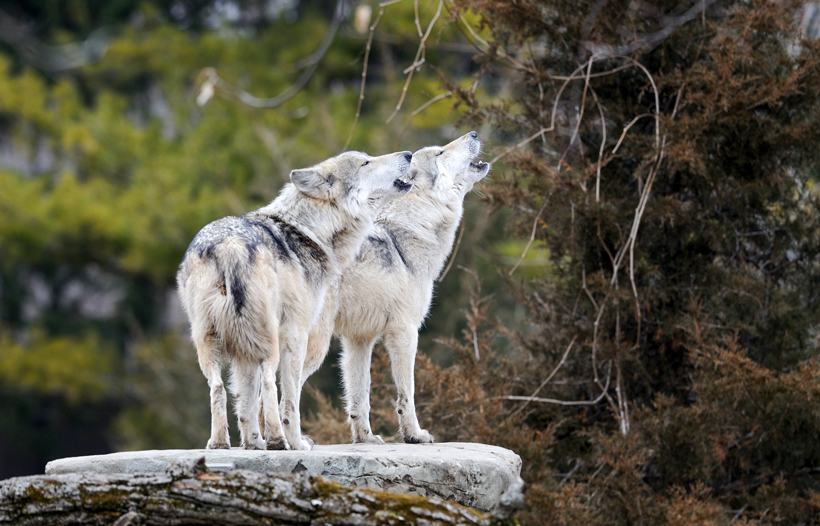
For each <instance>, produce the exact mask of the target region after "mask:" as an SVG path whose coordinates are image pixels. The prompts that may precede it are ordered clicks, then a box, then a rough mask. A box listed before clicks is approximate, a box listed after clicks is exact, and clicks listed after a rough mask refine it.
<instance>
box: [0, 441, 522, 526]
mask: <svg viewBox="0 0 820 526" xmlns="http://www.w3.org/2000/svg"><path fill="white" fill-rule="evenodd" d="M6 524H8V525H14V526H35V525H37V526H42V525H48V526H68V525H72V526H73V525H77V524H83V525H92V526H93V525H100V526H103V525H111V524H113V525H115V526H126V525H131V526H138V525H144V524H169V525H170V524H176V525H180V526H181V525H202V524H221V525H225V526H234V525H235V526H239V525H243V526H244V525H254V526H256V525H260V524H269V525H276V524H291V525H294V526H296V525H305V526H315V525H319V524H321V525H327V526H333V525H339V526H341V525H345V526H352V525H372V526H381V525H384V526H388V525H390V526H395V525H397V524H419V525H421V524H424V525H427V526H455V525H464V526H512V525H514V524H516V521H515V519H513V518H512V517H510V516H509V514H508V513H506V512H503V511H502V512H494V513H486V512H482V511H479V510H477V509H475V508H468V507H465V506H462V505H460V504H457V503H454V502H449V501H446V500H444V499H440V498H438V497H422V496H419V495H405V494H393V493H388V492H384V491H379V490H374V489H367V488H351V487H348V486H343V485H341V484H337V483H335V482H331V481H329V480H325V479H323V478H322V477H313V476H309V475H307V474H306V473H305V472H300V473H296V474H294V473H259V472H256V471H247V470H241V469H231V470H221V471H212V470H209V469H208V467H207V466H206V465H205V459H204V457H200V458H199V460H198V461H197V462H196V463H195V464H192V465H184V464H181V463H176V464H172V465H171V466H170V467H169V469H168V470H167V471H162V472H157V473H136V474H129V473H109V474H102V473H65V474H58V475H35V476H30V477H18V478H11V479H6V480H2V481H0V525H2V526H5V525H6Z"/></svg>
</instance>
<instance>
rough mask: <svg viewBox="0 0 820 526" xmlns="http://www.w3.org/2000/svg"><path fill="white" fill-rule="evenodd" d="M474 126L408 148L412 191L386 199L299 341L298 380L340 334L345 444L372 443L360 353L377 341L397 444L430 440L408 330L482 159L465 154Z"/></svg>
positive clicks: (423, 308) (366, 357)
mask: <svg viewBox="0 0 820 526" xmlns="http://www.w3.org/2000/svg"><path fill="white" fill-rule="evenodd" d="M480 149H481V142H480V141H479V140H478V134H477V133H476V132H470V133H468V134H466V135H464V136H463V137H460V138H458V139H456V140H455V141H453V142H451V143H450V144H448V145H446V146H443V147H441V146H430V147H427V148H423V149H421V150H419V151H417V152H415V153H414V154H413V158H412V162H411V165H410V178H411V180H412V181H413V190H412V191H411V192H409V193H407V194H406V195H404V196H402V197H401V198H399V199H396V200H393V201H391V202H389V203H386V204H385V206H384V207H383V208H382V211H381V212H380V213H379V216H378V218H377V220H376V222H375V224H374V229H373V231H372V232H371V233H370V235H368V237H367V239H366V241H365V243H364V244H363V245H362V248H361V250H360V252H359V254H358V255H357V257H356V262H355V263H354V264H353V265H352V266H351V267H350V268H349V269H348V270H347V271H346V272H345V274H344V276H343V277H342V281H341V284H340V287H339V288H338V293H337V294H335V295H334V294H333V293H332V291H331V293H330V294H329V296H328V298H327V301H326V302H325V309H324V311H323V313H322V316H321V319H320V321H319V322H318V323H317V325H316V326H315V327H314V330H313V332H312V334H311V337H310V341H309V344H308V354H307V357H306V362H305V367H304V375H303V377H302V382H304V381H305V380H306V379H307V377H308V376H310V375H311V374H312V373H313V372H314V371H316V369H317V368H318V367H319V365H321V363H322V361H323V360H324V357H325V355H326V354H327V349H328V346H329V343H330V338H331V335H334V334H335V335H336V336H338V337H339V338H341V341H342V347H343V354H342V376H343V381H344V392H345V400H346V409H347V414H348V416H349V418H350V426H351V431H352V434H353V442H371V443H381V442H382V439H381V438H380V437H379V436H377V435H374V434H373V432H372V431H371V429H370V356H371V352H372V350H373V345H374V344H375V343H376V342H377V341H378V340H379V339H381V340H383V343H384V346H385V347H386V348H387V352H388V354H389V356H390V362H391V368H392V372H393V380H394V382H395V383H396V389H397V392H398V400H397V403H396V413H397V415H398V421H399V433H400V435H401V437H402V439H403V440H404V441H405V442H409V443H417V442H432V441H433V437H432V436H431V435H430V433H428V432H427V431H425V430H424V429H422V428H421V427H420V426H419V423H418V419H417V418H416V408H415V404H414V401H413V395H414V380H413V366H414V362H415V357H416V346H417V344H418V329H419V327H421V324H422V323H423V321H424V318H425V317H426V316H427V312H428V310H429V308H430V302H431V300H432V296H433V284H434V282H435V280H436V278H437V277H438V275H439V273H440V272H441V269H442V267H443V265H444V262H445V260H446V259H447V256H448V255H449V254H450V251H451V249H452V246H453V238H454V237H455V232H456V228H457V227H458V224H459V222H460V221H461V215H462V212H463V202H464V197H465V195H466V194H467V193H468V192H469V191H470V190H471V189H472V188H473V185H474V184H475V183H476V182H477V181H479V180H481V179H483V178H484V176H486V175H487V173H488V172H489V170H490V165H489V164H488V163H485V162H482V161H475V159H476V158H477V156H478V154H479V151H480Z"/></svg>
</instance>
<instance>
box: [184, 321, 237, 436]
mask: <svg viewBox="0 0 820 526" xmlns="http://www.w3.org/2000/svg"><path fill="white" fill-rule="evenodd" d="M193 336H194V338H193V339H194V345H195V346H196V355H197V361H198V362H199V368H200V369H201V370H202V374H203V375H205V379H206V380H208V388H209V391H210V401H211V436H210V438H209V439H208V443H207V444H206V445H205V447H206V448H207V449H230V448H231V439H230V435H229V433H228V397H227V393H226V392H225V384H224V383H223V381H222V364H221V363H220V361H219V357H218V355H219V349H218V348H217V344H216V338H215V337H214V336H213V335H212V334H209V333H208V332H207V331H205V330H196V331H194V334H193Z"/></svg>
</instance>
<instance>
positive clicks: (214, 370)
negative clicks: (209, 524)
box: [177, 152, 411, 449]
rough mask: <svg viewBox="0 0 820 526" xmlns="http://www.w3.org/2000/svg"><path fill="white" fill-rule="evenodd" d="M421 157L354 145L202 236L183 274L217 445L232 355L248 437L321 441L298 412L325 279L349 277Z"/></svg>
mask: <svg viewBox="0 0 820 526" xmlns="http://www.w3.org/2000/svg"><path fill="white" fill-rule="evenodd" d="M410 158H411V154H410V152H398V153H393V154H388V155H383V156H381V157H371V156H369V155H367V154H364V153H360V152H345V153H342V154H340V155H338V156H336V157H333V158H331V159H327V160H325V161H323V162H321V163H319V164H317V165H316V166H313V167H311V168H307V169H303V170H294V171H292V172H291V173H290V181H291V182H290V183H289V184H286V185H285V186H284V188H283V189H282V191H281V192H280V193H279V195H278V196H277V198H276V199H275V200H274V201H273V202H272V203H270V204H269V205H267V206H265V207H263V208H260V209H259V210H256V211H253V212H250V213H248V214H245V215H244V216H241V217H226V218H223V219H219V220H217V221H214V222H213V223H210V224H208V225H207V226H205V227H204V228H203V229H202V230H200V231H199V233H198V234H197V235H196V236H195V237H194V239H193V241H192V242H191V244H190V246H189V247H188V250H187V252H186V254H185V257H184V260H183V262H182V264H181V266H180V269H179V272H178V274H177V285H178V290H179V295H180V298H181V299H182V305H183V307H184V308H185V312H186V313H187V315H188V318H189V320H190V322H191V337H192V339H193V341H194V345H195V346H196V351H197V357H198V359H199V366H200V368H201V369H202V373H203V374H204V375H205V378H206V379H207V380H208V385H209V387H210V401H211V435H210V439H209V440H208V443H207V446H206V447H208V448H229V447H230V438H229V436H228V420H227V414H226V413H227V410H226V404H227V400H226V398H227V397H226V393H225V387H224V384H223V380H222V374H221V369H222V367H223V365H225V364H229V365H230V368H231V382H230V387H231V392H232V393H233V395H234V397H235V409H236V415H237V418H238V421H239V431H240V445H241V446H242V447H244V448H246V449H264V448H268V449H285V448H287V447H290V448H292V449H310V443H309V442H308V441H307V440H305V439H304V438H303V437H302V434H301V427H300V415H299V399H300V392H301V375H302V365H303V363H304V360H305V352H306V347H307V336H308V333H309V332H310V330H311V328H312V326H313V325H314V323H315V322H316V321H317V319H318V318H319V316H320V314H321V312H322V308H323V305H324V300H325V293H326V291H327V290H328V288H331V289H333V290H335V289H337V288H338V280H339V276H340V275H341V272H342V271H343V270H344V269H345V268H346V267H347V266H348V265H350V264H351V263H352V262H353V260H354V258H355V256H356V254H357V253H358V251H359V248H360V246H361V244H362V242H363V241H364V240H365V237H366V236H367V234H368V233H369V232H370V230H371V228H372V224H373V219H374V217H375V214H376V211H377V209H378V207H379V206H381V203H383V202H384V201H385V200H387V201H389V199H390V198H392V197H394V196H397V195H399V194H401V193H404V192H406V191H407V190H408V189H409V188H410V186H411V184H410V183H409V182H407V180H406V175H407V170H408V167H409V165H410ZM280 352H281V361H280ZM277 369H279V371H280V383H281V385H280V387H281V390H282V399H281V420H280V414H279V410H280V407H279V406H280V404H279V403H278V401H277V389H276V372H277ZM260 403H261V408H260ZM260 409H261V411H260ZM260 420H261V421H262V424H261V426H262V428H263V429H262V431H263V432H262V433H260Z"/></svg>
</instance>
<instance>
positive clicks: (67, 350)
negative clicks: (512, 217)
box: [0, 0, 501, 477]
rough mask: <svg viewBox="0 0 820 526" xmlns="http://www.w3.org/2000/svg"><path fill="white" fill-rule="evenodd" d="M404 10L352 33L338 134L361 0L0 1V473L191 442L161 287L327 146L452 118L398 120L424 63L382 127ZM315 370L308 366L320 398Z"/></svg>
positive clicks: (452, 322)
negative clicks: (215, 224) (218, 223)
mask: <svg viewBox="0 0 820 526" xmlns="http://www.w3.org/2000/svg"><path fill="white" fill-rule="evenodd" d="M354 4H355V5H354ZM405 4H406V5H396V6H391V7H390V16H389V17H386V18H385V19H384V20H383V21H382V22H381V23H380V24H379V28H378V32H377V33H376V34H375V35H374V36H373V38H372V43H371V50H370V57H369V68H368V78H367V85H366V97H365V99H364V100H363V101H362V106H361V111H360V117H359V119H358V124H356V125H355V127H354V126H353V123H354V120H355V118H354V116H355V114H356V109H357V101H358V99H359V91H360V81H361V73H362V67H363V54H364V51H365V47H366V43H367V40H368V35H369V27H370V25H372V24H373V22H374V19H375V17H376V16H377V12H378V10H379V5H378V4H377V3H375V4H372V5H371V4H367V3H349V2H334V1H325V2H322V1H298V0H259V1H250V2H233V1H224V0H215V1H213V2H210V1H197V2H175V1H144V0H135V1H119V0H118V1H113V2H111V1H93V0H87V1H86V0H78V1H73V0H72V1H32V2H17V1H15V2H3V3H2V4H0V267H1V268H0V407H1V408H2V410H0V477H8V476H12V475H20V474H27V473H38V472H42V469H43V465H44V463H45V462H46V461H48V460H49V459H52V458H55V457H59V456H65V455H78V454H85V453H102V452H106V451H113V450H117V449H131V448H147V447H151V448H166V447H178V448H185V447H200V446H202V445H203V444H204V441H205V440H206V439H207V429H206V427H207V422H208V401H207V398H208V397H207V385H206V383H205V381H204V378H202V377H201V373H200V372H199V370H198V368H197V365H196V359H195V353H194V350H193V347H192V345H191V344H190V341H189V339H188V336H187V327H186V325H187V320H186V319H185V318H184V314H183V313H182V311H181V308H180V305H179V302H178V300H177V297H176V293H175V284H174V277H175V273H176V268H177V265H178V264H179V262H180V261H181V257H182V254H183V252H184V251H185V248H186V246H187V243H188V242H189V241H190V239H191V238H192V237H193V235H194V234H195V233H196V231H197V230H198V229H199V228H200V227H202V226H203V225H204V224H206V223H208V222H209V221H211V220H213V219H215V218H218V217H222V216H225V215H230V214H240V213H243V212H245V211H248V210H252V209H253V208H256V207H258V206H261V205H263V204H266V203H267V202H269V201H270V200H271V199H272V198H273V197H274V196H275V195H276V193H277V191H278V190H279V188H280V187H281V185H282V184H283V183H284V181H285V180H286V178H287V174H288V172H289V171H290V170H291V169H293V168H298V167H304V166H309V165H311V164H313V163H315V162H318V161H319V160H321V159H324V158H326V157H328V156H330V155H334V154H335V153H338V152H339V151H341V150H343V149H346V148H349V149H359V150H364V151H368V152H371V153H374V154H378V153H386V152H389V151H395V150H401V149H410V150H414V149H416V148H418V147H421V146H424V145H427V144H436V143H443V142H448V141H449V140H451V139H453V138H455V137H457V136H458V135H461V134H463V133H465V132H466V131H468V129H467V128H464V126H463V125H462V123H460V122H459V113H458V112H457V111H454V109H453V106H454V105H453V103H452V102H450V101H447V100H442V101H440V102H438V103H435V102H434V103H433V104H432V105H430V106H429V107H428V108H426V109H424V111H422V112H419V113H417V114H413V112H414V110H417V109H418V108H419V106H421V105H422V104H424V103H426V102H427V101H429V100H430V99H431V98H433V97H435V96H436V95H438V94H440V93H443V92H444V91H445V90H444V88H442V85H441V82H440V80H439V79H438V78H437V74H436V71H435V70H434V69H432V68H428V69H426V70H424V71H422V72H419V73H418V74H417V75H416V77H415V79H414V81H413V83H412V85H411V86H410V88H409V90H408V92H407V96H406V100H405V102H404V104H403V110H404V111H401V112H400V113H399V114H397V115H396V116H395V117H394V118H393V119H392V120H391V121H390V123H385V120H386V119H387V118H388V117H389V116H390V114H391V112H392V111H393V109H394V108H395V106H396V103H397V100H398V97H399V95H400V93H401V88H402V84H403V81H404V75H403V74H402V71H401V70H402V69H404V67H406V65H407V64H409V63H412V62H413V60H414V59H413V57H414V55H415V53H416V49H417V46H418V36H417V34H416V26H415V22H414V20H415V15H414V5H413V2H406V3H405ZM435 7H436V6H435V4H433V3H427V4H423V5H421V6H420V9H421V13H420V16H422V17H424V18H425V20H429V19H430V17H432V15H433V14H434V13H435ZM431 39H432V40H431V44H430V46H429V47H428V50H427V58H428V60H430V61H435V63H436V64H437V67H438V68H446V69H447V70H448V74H450V75H452V78H454V79H456V80H458V79H460V78H462V77H465V78H466V77H467V76H468V75H469V74H470V72H471V71H473V70H475V69H476V68H477V66H476V65H475V64H474V63H473V62H472V60H471V57H472V54H473V52H474V51H473V49H472V47H471V46H469V44H467V42H466V41H465V39H464V38H463V37H462V36H461V33H460V32H459V31H458V30H457V29H456V28H454V27H445V25H443V24H442V25H441V26H439V27H437V28H436V32H435V34H434V35H433V36H432V37H431ZM206 68H207V69H206ZM214 75H218V78H219V79H220V80H219V82H220V84H218V85H213V84H212V82H213V79H214ZM239 92H242V93H244V94H246V95H249V94H253V95H256V96H257V97H259V98H261V99H275V98H276V97H277V96H281V95H282V94H284V97H280V99H281V102H276V101H275V100H274V101H270V100H267V101H257V100H255V99H254V101H253V103H252V104H247V103H245V102H243V101H242V100H240V99H239V98H237V97H236V96H234V94H237V93H239ZM210 95H212V97H211V96H210ZM266 106H267V107H266ZM476 210H477V207H476V206H474V204H473V203H471V205H470V212H469V214H470V216H471V217H472V218H473V220H471V222H470V223H471V224H470V229H469V231H468V232H467V234H465V238H466V239H471V240H476V239H482V240H486V241H487V242H485V243H481V244H478V243H475V244H474V243H469V248H466V249H465V250H464V251H463V252H461V255H460V259H459V263H462V262H463V263H465V264H466V262H468V261H469V262H470V265H471V266H475V265H482V264H486V265H488V266H489V265H490V264H491V261H492V260H493V259H494V258H495V257H496V256H497V255H498V254H499V253H498V250H501V249H496V248H495V247H494V246H493V244H494V243H496V242H497V238H498V237H499V235H500V234H499V233H498V232H497V231H498V230H499V229H498V227H497V223H498V221H497V220H495V219H493V218H489V217H487V215H486V214H485V213H482V214H480V215H479V214H476V213H475V212H476ZM464 245H465V247H466V246H468V243H464ZM481 261H483V262H484V263H481ZM462 275H463V273H453V274H452V275H451V276H450V279H449V280H448V281H447V283H446V285H445V286H443V287H442V288H441V289H440V294H439V298H440V299H439V301H437V303H436V305H437V306H436V308H435V310H434V313H433V316H431V318H430V323H429V326H428V327H427V329H426V332H425V335H426V337H425V340H424V341H425V347H427V348H429V349H430V350H431V351H434V349H432V346H434V345H435V344H434V343H433V340H432V336H431V335H436V334H438V335H440V334H445V333H447V334H449V333H452V332H454V331H455V330H456V329H457V327H458V325H459V323H460V322H459V318H460V317H461V315H460V312H459V309H460V306H463V305H462V304H463V301H462V299H460V294H461V289H462V285H461V281H462V279H461V278H462ZM437 354H438V359H441V360H446V355H444V354H443V353H442V352H441V351H439V352H438V353H437ZM335 362H336V359H335V357H333V356H332V357H331V358H329V359H328V360H327V363H326V366H325V368H324V369H323V371H322V372H321V373H319V374H318V375H317V377H316V378H314V379H313V380H311V383H312V384H315V385H317V386H319V387H321V388H322V389H323V390H325V391H326V392H327V393H328V394H329V395H331V396H334V397H335V392H336V389H337V387H336V386H337V383H338V382H337V373H336V364H335ZM307 404H308V407H310V401H309V400H308V402H307Z"/></svg>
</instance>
